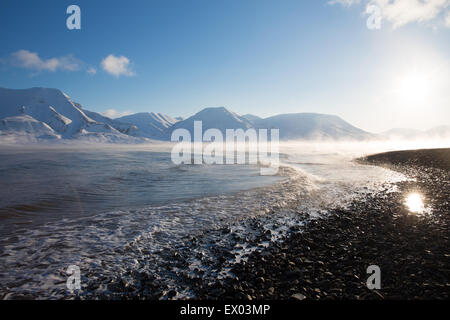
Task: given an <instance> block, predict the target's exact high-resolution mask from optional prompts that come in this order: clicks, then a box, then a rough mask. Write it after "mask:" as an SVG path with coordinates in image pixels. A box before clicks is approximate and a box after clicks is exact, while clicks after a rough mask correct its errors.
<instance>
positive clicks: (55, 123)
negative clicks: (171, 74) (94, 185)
mask: <svg viewBox="0 0 450 320" xmlns="http://www.w3.org/2000/svg"><path fill="white" fill-rule="evenodd" d="M195 121H202V129H203V132H204V131H206V130H207V129H210V128H215V129H219V130H220V131H222V133H223V134H224V135H225V133H226V129H243V130H247V129H250V128H254V129H272V128H276V129H279V130H280V140H313V139H314V140H315V139H318V140H368V139H377V138H383V137H385V136H383V135H382V134H381V135H375V134H372V133H369V132H366V131H364V130H362V129H360V128H357V127H355V126H353V125H351V124H350V123H348V122H347V121H345V120H343V119H342V118H341V117H339V116H337V115H329V114H320V113H311V112H304V113H289V114H279V115H275V116H272V117H267V118H261V117H258V116H255V115H252V114H246V115H243V116H240V115H239V114H237V113H235V112H233V111H231V110H229V109H227V108H225V107H207V108H204V109H202V110H200V111H199V112H197V113H195V114H194V115H192V116H190V117H188V118H186V119H183V118H180V117H177V118H174V117H170V116H168V115H165V114H162V113H155V112H140V113H136V114H132V115H127V116H123V117H120V118H117V119H111V118H108V117H106V116H103V115H101V114H99V113H97V112H94V111H89V110H87V109H86V108H84V107H83V106H82V105H81V104H79V103H76V102H74V101H73V100H71V98H70V97H69V96H68V95H67V94H65V93H63V92H62V91H60V90H58V89H53V88H42V87H34V88H30V89H6V88H0V137H2V136H5V135H7V136H8V137H13V136H14V135H15V134H16V135H18V136H27V137H29V138H30V139H31V140H32V139H37V140H41V139H47V140H61V139H68V140H70V139H79V140H87V141H94V142H95V141H97V142H123V143H141V142H150V141H155V140H160V141H170V140H171V135H172V133H173V132H174V131H175V130H176V129H186V130H188V131H189V132H190V133H191V136H192V134H193V127H194V122H195ZM405 130H406V129H405ZM433 130H434V131H433ZM447 133H449V134H450V126H442V127H439V128H433V129H431V130H429V134H430V135H431V134H433V135H435V136H439V135H446V134H447Z"/></svg>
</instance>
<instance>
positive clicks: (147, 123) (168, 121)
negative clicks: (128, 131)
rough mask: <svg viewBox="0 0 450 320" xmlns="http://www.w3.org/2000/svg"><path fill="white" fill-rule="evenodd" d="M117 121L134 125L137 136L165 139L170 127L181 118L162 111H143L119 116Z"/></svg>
mask: <svg viewBox="0 0 450 320" xmlns="http://www.w3.org/2000/svg"><path fill="white" fill-rule="evenodd" d="M115 121H119V122H121V123H126V124H131V125H132V126H134V127H135V128H136V129H137V131H136V132H135V135H137V136H140V137H146V138H151V139H158V140H164V139H165V137H166V135H167V131H168V129H169V128H170V127H171V126H173V125H174V124H175V123H177V122H178V121H179V120H177V119H176V118H172V117H170V116H168V115H165V114H162V113H154V112H150V113H148V112H142V113H136V114H132V115H128V116H124V117H121V118H117V119H115Z"/></svg>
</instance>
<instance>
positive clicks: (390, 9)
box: [369, 0, 450, 29]
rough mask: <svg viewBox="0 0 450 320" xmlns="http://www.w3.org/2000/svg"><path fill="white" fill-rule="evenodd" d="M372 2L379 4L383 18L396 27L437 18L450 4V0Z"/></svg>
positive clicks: (379, 0) (375, 0) (378, 0)
mask: <svg viewBox="0 0 450 320" xmlns="http://www.w3.org/2000/svg"><path fill="white" fill-rule="evenodd" d="M370 4H372V5H377V6H379V7H380V9H381V12H382V17H383V19H385V20H387V21H389V22H390V23H392V26H393V28H394V29H395V28H398V27H401V26H403V25H406V24H408V23H411V22H426V21H430V20H433V19H435V18H437V17H438V16H439V15H440V14H441V13H442V12H443V11H444V10H445V9H446V8H447V7H448V6H449V5H450V0H395V1H390V0H372V1H370V3H369V5H370Z"/></svg>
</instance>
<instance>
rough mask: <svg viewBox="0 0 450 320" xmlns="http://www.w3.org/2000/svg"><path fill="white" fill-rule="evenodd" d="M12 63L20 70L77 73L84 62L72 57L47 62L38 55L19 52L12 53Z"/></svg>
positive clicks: (51, 59) (50, 59)
mask: <svg viewBox="0 0 450 320" xmlns="http://www.w3.org/2000/svg"><path fill="white" fill-rule="evenodd" d="M10 61H11V64H12V65H14V66H17V67H20V68H25V69H30V70H36V71H50V72H55V71H57V70H64V71H77V70H79V69H80V68H81V65H82V62H81V61H79V60H78V59H76V58H74V57H73V56H72V55H67V56H64V57H59V58H49V59H46V60H45V59H41V58H40V57H39V55H38V54H37V53H35V52H31V51H28V50H19V51H17V52H14V53H12V54H11V59H10Z"/></svg>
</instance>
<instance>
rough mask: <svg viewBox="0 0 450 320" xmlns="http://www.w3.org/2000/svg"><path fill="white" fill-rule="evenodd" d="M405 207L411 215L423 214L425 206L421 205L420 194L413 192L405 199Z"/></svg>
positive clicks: (421, 197)
mask: <svg viewBox="0 0 450 320" xmlns="http://www.w3.org/2000/svg"><path fill="white" fill-rule="evenodd" d="M405 205H406V207H407V208H408V209H409V211H410V212H411V214H414V215H415V214H424V213H425V211H426V210H425V205H424V203H423V196H422V195H421V194H420V193H417V192H413V193H410V194H408V196H407V197H406V199H405Z"/></svg>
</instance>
